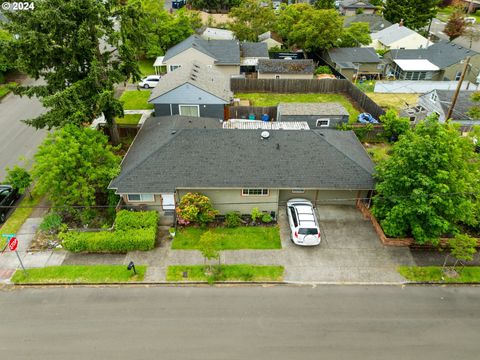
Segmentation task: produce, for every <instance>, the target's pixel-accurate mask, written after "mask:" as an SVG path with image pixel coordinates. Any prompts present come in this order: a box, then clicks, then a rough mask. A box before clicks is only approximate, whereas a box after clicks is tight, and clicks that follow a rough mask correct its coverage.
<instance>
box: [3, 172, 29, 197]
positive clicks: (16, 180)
mask: <svg viewBox="0 0 480 360" xmlns="http://www.w3.org/2000/svg"><path fill="white" fill-rule="evenodd" d="M6 170H7V178H6V179H5V182H6V183H7V184H9V185H12V186H13V187H14V188H15V189H17V190H18V193H19V194H23V193H25V191H26V190H27V189H28V187H29V186H30V184H31V183H32V177H31V176H30V174H29V172H28V171H27V170H25V169H24V168H21V167H20V166H17V165H15V166H14V167H13V168H12V169H9V168H7V169H6Z"/></svg>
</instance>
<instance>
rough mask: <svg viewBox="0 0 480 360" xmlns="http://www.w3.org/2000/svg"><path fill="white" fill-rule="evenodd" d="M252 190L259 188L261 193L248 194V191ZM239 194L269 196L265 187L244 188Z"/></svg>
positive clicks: (268, 190)
mask: <svg viewBox="0 0 480 360" xmlns="http://www.w3.org/2000/svg"><path fill="white" fill-rule="evenodd" d="M252 190H260V191H261V194H249V193H248V192H249V191H252ZM265 191H266V194H264V192H265ZM241 195H242V196H261V197H266V196H270V189H265V188H245V189H242V191H241Z"/></svg>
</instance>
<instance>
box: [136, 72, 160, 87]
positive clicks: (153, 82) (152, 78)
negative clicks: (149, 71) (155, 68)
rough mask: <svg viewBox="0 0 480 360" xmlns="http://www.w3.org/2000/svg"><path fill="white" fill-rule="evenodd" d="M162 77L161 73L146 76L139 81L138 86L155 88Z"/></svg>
mask: <svg viewBox="0 0 480 360" xmlns="http://www.w3.org/2000/svg"><path fill="white" fill-rule="evenodd" d="M160 77H161V76H160V75H149V76H147V77H146V78H143V79H142V81H140V82H139V83H138V86H140V87H142V88H144V89H149V88H154V87H155V86H157V84H158V82H159V81H160Z"/></svg>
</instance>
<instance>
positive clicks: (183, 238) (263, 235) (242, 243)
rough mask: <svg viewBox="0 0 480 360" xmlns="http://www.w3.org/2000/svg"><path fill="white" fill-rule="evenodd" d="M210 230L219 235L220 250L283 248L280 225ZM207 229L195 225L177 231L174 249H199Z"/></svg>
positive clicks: (218, 247)
mask: <svg viewBox="0 0 480 360" xmlns="http://www.w3.org/2000/svg"><path fill="white" fill-rule="evenodd" d="M209 230H210V231H212V232H213V233H214V234H215V235H216V236H217V237H218V242H217V249H218V250H238V249H281V248H282V244H281V241H280V230H279V229H278V227H263V226H258V227H238V228H223V227H217V228H212V229H209ZM205 231H207V229H201V228H195V227H187V228H184V229H181V230H179V231H177V234H176V236H175V238H174V240H173V242H172V249H176V250H179V249H198V242H199V241H200V236H201V235H202V234H203V233H204V232H205Z"/></svg>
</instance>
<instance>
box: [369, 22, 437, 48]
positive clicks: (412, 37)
mask: <svg viewBox="0 0 480 360" xmlns="http://www.w3.org/2000/svg"><path fill="white" fill-rule="evenodd" d="M371 37H372V43H371V44H370V46H372V47H373V48H375V49H376V50H390V49H421V48H426V47H428V46H429V45H430V44H431V42H429V40H428V39H427V38H425V37H423V36H422V35H420V34H419V33H417V32H415V31H413V30H411V29H409V28H407V27H406V26H403V25H400V24H394V25H391V26H389V27H387V28H386V29H383V30H380V31H378V32H376V33H374V34H372V35H371Z"/></svg>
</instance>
